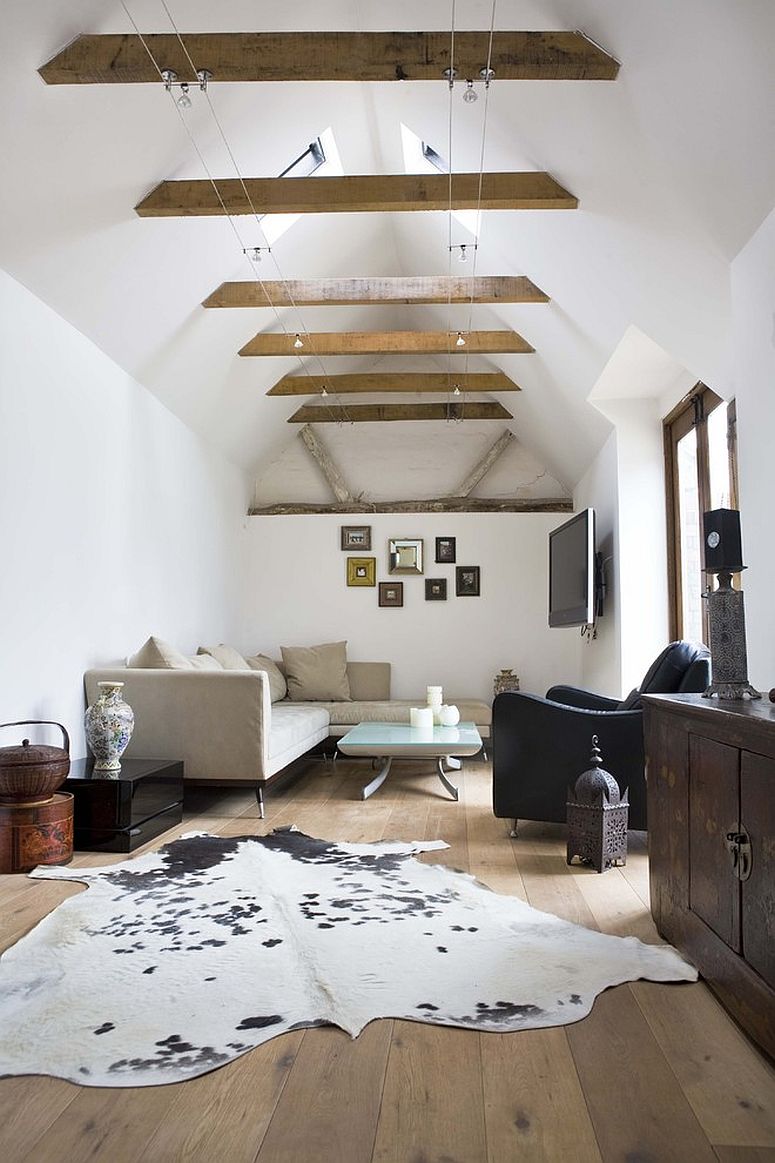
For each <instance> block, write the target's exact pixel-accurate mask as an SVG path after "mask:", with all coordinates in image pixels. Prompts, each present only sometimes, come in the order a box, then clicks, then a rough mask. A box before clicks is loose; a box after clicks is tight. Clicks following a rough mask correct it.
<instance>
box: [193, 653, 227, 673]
mask: <svg viewBox="0 0 775 1163" xmlns="http://www.w3.org/2000/svg"><path fill="white" fill-rule="evenodd" d="M188 661H189V662H190V664H191V669H192V670H223V667H222V666H221V664H220V662H219V661H218V659H217V658H213V656H212V655H211V654H195V655H194V656H193V657H191V656H190V655H189V659H188Z"/></svg>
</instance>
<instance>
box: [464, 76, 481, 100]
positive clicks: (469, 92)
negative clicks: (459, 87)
mask: <svg viewBox="0 0 775 1163" xmlns="http://www.w3.org/2000/svg"><path fill="white" fill-rule="evenodd" d="M463 100H464V101H465V103H466V105H473V103H474V101H476V100H478V94H477V92H476V89H475V88H474V82H473V81H466V87H465V91H464V93H463Z"/></svg>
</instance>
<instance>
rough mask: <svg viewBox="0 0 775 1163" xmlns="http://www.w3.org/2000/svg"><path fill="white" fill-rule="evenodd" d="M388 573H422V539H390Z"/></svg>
mask: <svg viewBox="0 0 775 1163" xmlns="http://www.w3.org/2000/svg"><path fill="white" fill-rule="evenodd" d="M388 573H422V537H391V538H390V540H389V541H388Z"/></svg>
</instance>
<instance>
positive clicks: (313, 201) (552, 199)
mask: <svg viewBox="0 0 775 1163" xmlns="http://www.w3.org/2000/svg"><path fill="white" fill-rule="evenodd" d="M215 184H216V185H217V187H218V191H217V193H216V191H215V190H214V189H213V184H212V182H210V181H208V180H207V179H206V178H191V179H186V180H183V181H174V182H160V183H159V185H158V186H156V188H155V189H153V190H151V192H150V193H149V194H147V195H146V197H145V198H143V199H142V201H140V202H138V204H137V205H136V206H135V213H136V214H137V215H138V216H139V217H140V218H191V217H202V216H204V217H210V216H213V215H218V214H223V212H224V207H225V208H226V211H227V212H228V213H229V214H334V213H339V214H349V213H369V214H371V213H382V212H389V213H393V212H401V211H418V210H447V209H449V208H450V202H451V208H452V209H453V210H476V209H477V208H479V209H480V210H575V209H576V207H577V206H578V199H577V198H574V196H573V194H570V193H569V192H568V191H567V190H566V189H565V188H564V187H563V186H561V185H560V183H559V182H557V181H555V179H554V178H553V177H552V176H551V174H546V173H542V172H541V171H540V170H527V171H525V172H522V173H494V174H484V175H483V177H482V180H481V190H480V177H479V174H453V175H452V181H451V182H450V178H449V175H448V174H345V175H344V176H343V177H322V178H321V177H316V176H315V175H314V174H313V176H312V177H309V178H245V179H244V180H243V179H240V178H218V179H216V183H215ZM450 185H451V191H450ZM221 203H223V205H222V204H221Z"/></svg>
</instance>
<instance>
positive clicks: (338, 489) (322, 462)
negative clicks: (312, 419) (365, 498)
mask: <svg viewBox="0 0 775 1163" xmlns="http://www.w3.org/2000/svg"><path fill="white" fill-rule="evenodd" d="M299 436H300V437H301V439H302V441H303V442H304V444H305V446H306V448H307V449H308V450H309V452H310V455H311V456H312V457H313V458H314V459H315V460H316V461H317V464H318V466H319V467H320V471H321V472H322V473H323V476H324V477H325V478H326V480H327V481H328V484H329V487H330V489H331V492H332V493H333V494H334V496H335V497H336V499H337V501H338V502H339V503H340V504H344V505H346V504H353V503H354V501H355V498H354V497H353V495H352V493H351V492H350V490H349V489H348V487H347V485H346V484H345V481H344V477H343V476H342V474H341V472H340V471H339V469H338V467H337V465H336V463H335V462H334V460H333V458H332V457H331V454H330V453H329V451H328V449H327V448H326V447H325V445H324V444H323V442H322V441H321V439H320V437H319V436H317V435H316V433H314V432H313V431H312V429H311V428H310V426H309V424H305V425H304V427H303V428H302V429H301V430H300V432H299Z"/></svg>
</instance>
